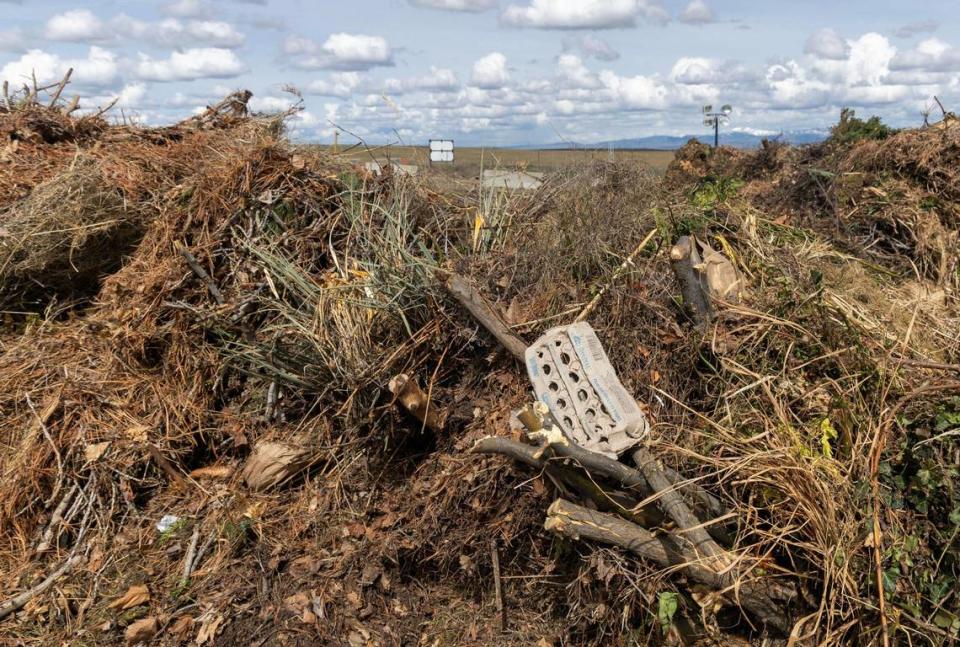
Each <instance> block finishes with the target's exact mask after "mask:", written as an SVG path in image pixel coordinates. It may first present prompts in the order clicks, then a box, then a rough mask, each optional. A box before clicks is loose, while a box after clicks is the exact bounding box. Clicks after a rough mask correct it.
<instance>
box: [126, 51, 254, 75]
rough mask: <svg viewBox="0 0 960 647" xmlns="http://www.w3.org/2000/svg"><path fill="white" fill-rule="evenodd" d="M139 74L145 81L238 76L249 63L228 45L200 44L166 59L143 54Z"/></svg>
mask: <svg viewBox="0 0 960 647" xmlns="http://www.w3.org/2000/svg"><path fill="white" fill-rule="evenodd" d="M135 69H136V74H137V77H138V78H140V79H143V80H145V81H192V80H195V79H226V78H232V77H235V76H239V75H241V74H243V73H244V72H246V71H247V66H246V65H244V63H243V62H242V61H241V60H240V59H239V58H237V55H236V54H234V53H233V52H232V51H230V50H229V49H223V48H218V47H201V48H195V49H188V50H185V51H182V52H172V53H171V54H170V56H169V57H168V58H166V59H153V58H151V57H150V56H147V55H146V54H140V60H139V61H138V62H137V64H136V68H135Z"/></svg>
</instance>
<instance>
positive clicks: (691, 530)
mask: <svg viewBox="0 0 960 647" xmlns="http://www.w3.org/2000/svg"><path fill="white" fill-rule="evenodd" d="M633 460H634V462H635V463H636V465H637V467H638V468H640V472H641V473H642V474H643V478H644V479H646V481H647V483H649V484H650V487H651V488H652V489H653V490H654V491H655V492H656V493H657V496H658V499H659V502H660V507H661V508H663V511H664V512H665V513H667V515H668V516H669V517H670V518H671V519H673V520H674V521H675V522H676V523H677V525H678V526H679V527H680V530H681V531H683V534H684V536H685V537H686V539H687V540H689V541H690V542H691V543H692V544H693V546H694V549H695V550H696V552H697V555H698V556H706V557H711V558H713V559H715V560H717V561H718V567H719V568H721V569H722V568H727V567H728V566H730V564H731V563H732V560H731V559H730V557H729V555H727V551H726V550H724V549H723V548H721V547H720V546H718V545H717V543H716V542H715V541H714V540H713V538H712V537H710V534H709V533H708V532H707V530H706V528H704V527H703V522H701V521H700V519H698V518H697V517H696V515H694V514H693V512H692V511H691V510H690V508H689V507H688V506H687V504H686V503H684V501H683V497H682V496H681V494H680V491H679V490H678V489H677V488H675V487H674V485H673V483H671V482H670V478H669V477H668V476H667V475H666V474H665V473H664V471H663V464H662V463H660V461H658V460H657V459H656V458H655V457H654V456H653V455H652V454H651V453H650V451H649V450H647V449H644V448H642V447H641V448H639V449H636V450H634V451H633Z"/></svg>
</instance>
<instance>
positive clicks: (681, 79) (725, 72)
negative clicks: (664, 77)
mask: <svg viewBox="0 0 960 647" xmlns="http://www.w3.org/2000/svg"><path fill="white" fill-rule="evenodd" d="M761 78H762V75H761V74H760V72H759V71H755V70H752V69H750V68H748V67H747V66H745V65H743V64H742V63H738V62H736V61H719V60H717V59H712V58H699V57H683V58H679V59H677V61H676V63H674V64H673V67H672V68H671V69H670V80H672V81H673V82H674V83H678V84H680V85H728V84H736V83H754V82H757V81H760V80H761Z"/></svg>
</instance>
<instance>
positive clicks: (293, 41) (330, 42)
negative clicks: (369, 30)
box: [282, 33, 394, 71]
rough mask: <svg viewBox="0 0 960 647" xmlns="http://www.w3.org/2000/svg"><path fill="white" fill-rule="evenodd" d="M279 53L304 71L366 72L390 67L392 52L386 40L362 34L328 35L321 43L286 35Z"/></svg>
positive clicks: (391, 64)
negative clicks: (286, 55)
mask: <svg viewBox="0 0 960 647" xmlns="http://www.w3.org/2000/svg"><path fill="white" fill-rule="evenodd" d="M282 49H283V52H284V53H285V54H288V55H290V56H293V57H295V58H294V64H295V65H296V66H297V67H301V68H304V69H331V70H346V71H349V70H369V69H371V68H374V67H392V66H393V64H394V62H393V50H392V49H391V47H390V43H389V42H387V39H386V38H383V37H381V36H368V35H366V34H346V33H337V34H331V35H330V36H329V37H328V38H327V40H326V41H324V42H323V43H322V44H321V43H317V42H316V41H314V40H311V39H309V38H304V37H302V36H293V35H291V36H288V37H287V38H286V39H285V40H284V42H283V46H282Z"/></svg>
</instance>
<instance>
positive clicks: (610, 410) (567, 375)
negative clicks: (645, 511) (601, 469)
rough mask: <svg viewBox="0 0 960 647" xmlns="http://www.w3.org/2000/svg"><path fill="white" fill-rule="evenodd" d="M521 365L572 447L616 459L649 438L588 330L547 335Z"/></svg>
mask: <svg viewBox="0 0 960 647" xmlns="http://www.w3.org/2000/svg"><path fill="white" fill-rule="evenodd" d="M525 359H526V364H527V374H528V375H529V377H530V382H531V383H532V384H533V390H534V393H535V394H536V397H537V399H538V400H540V401H541V402H543V403H544V404H546V405H547V407H548V408H549V409H550V413H552V414H553V417H554V418H555V419H556V420H557V423H558V424H559V425H560V427H561V428H562V429H563V431H564V433H566V434H567V435H568V436H569V437H570V439H571V440H572V441H573V442H575V443H576V444H577V445H579V446H581V447H583V448H585V449H589V450H591V451H595V452H599V453H601V454H607V455H608V456H616V455H618V454H620V453H622V452H624V451H626V450H627V449H629V448H631V447H633V446H634V445H637V444H639V443H640V442H641V441H642V440H643V439H644V438H645V437H646V436H647V434H648V433H649V432H650V425H649V423H648V422H647V419H646V416H644V415H643V412H642V411H641V410H640V407H639V406H637V403H636V401H635V400H634V399H633V396H631V395H630V393H628V392H627V390H626V389H625V388H624V387H623V384H621V383H620V380H619V378H618V377H617V374H616V371H614V370H613V366H612V365H611V364H610V360H609V358H608V357H607V354H606V352H605V351H604V349H603V345H602V344H601V343H600V339H599V338H598V337H597V334H596V333H595V332H594V330H593V328H592V327H591V326H590V324H588V323H586V322H578V323H575V324H570V325H568V326H560V327H557V328H552V329H550V330H548V331H547V332H546V333H545V334H544V335H543V336H542V337H540V339H538V340H537V341H536V342H534V344H533V345H531V346H530V347H529V348H527V350H526V354H525Z"/></svg>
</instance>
